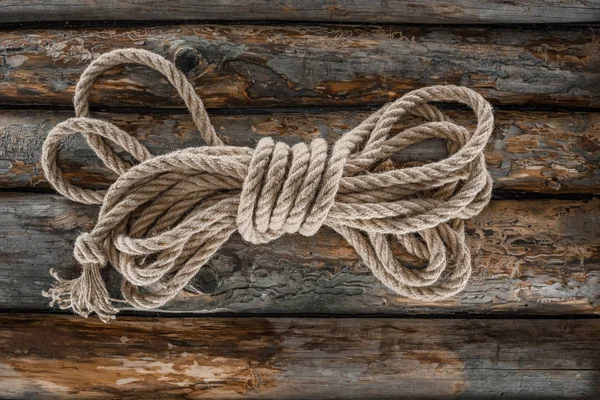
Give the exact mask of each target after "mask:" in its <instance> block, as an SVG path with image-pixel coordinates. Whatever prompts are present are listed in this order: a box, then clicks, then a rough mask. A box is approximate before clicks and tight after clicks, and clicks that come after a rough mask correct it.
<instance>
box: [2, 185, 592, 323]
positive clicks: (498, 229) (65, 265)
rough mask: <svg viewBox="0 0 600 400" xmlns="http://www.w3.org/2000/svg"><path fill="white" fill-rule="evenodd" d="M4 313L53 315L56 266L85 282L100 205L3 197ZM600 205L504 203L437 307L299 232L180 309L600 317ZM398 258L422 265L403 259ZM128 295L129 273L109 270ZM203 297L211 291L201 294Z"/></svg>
mask: <svg viewBox="0 0 600 400" xmlns="http://www.w3.org/2000/svg"><path fill="white" fill-rule="evenodd" d="M0 196H1V197H0V215H2V218H0V249H2V251H0V309H5V310H6V309H20V310H48V305H47V304H48V299H46V298H44V297H42V296H41V292H42V290H46V289H47V288H48V287H50V285H51V284H52V281H53V278H52V277H51V276H50V275H49V274H48V269H49V268H51V267H53V268H56V269H57V270H58V271H59V272H60V274H61V275H62V276H64V277H71V276H74V274H75V271H76V269H77V267H76V262H75V260H74V259H73V256H72V251H73V242H74V240H75V238H76V236H77V235H78V234H79V233H80V232H82V231H87V230H90V229H91V228H92V226H93V223H94V219H95V217H96V214H97V209H96V208H95V207H89V206H82V205H79V204H76V203H72V202H70V201H68V200H65V199H64V198H61V197H59V196H53V195H41V194H18V193H17V194H11V193H0ZM599 205H600V202H599V201H597V200H596V201H590V202H583V201H566V200H565V201H558V200H556V201H546V200H541V201H493V202H492V203H491V204H490V205H489V206H488V208H487V209H485V211H484V212H483V213H482V214H480V215H479V216H477V217H476V218H474V219H473V220H472V221H471V222H470V223H469V224H468V228H467V234H468V244H469V246H470V248H471V251H472V254H473V265H474V272H473V276H472V278H471V281H470V283H469V285H468V286H467V288H466V290H465V291H464V292H463V293H461V294H459V295H457V296H455V297H454V298H452V299H450V300H447V301H442V302H438V303H423V302H416V301H413V300H410V299H406V298H401V297H398V296H396V295H394V294H393V293H392V292H390V291H389V290H388V289H386V288H385V287H384V286H383V285H382V284H381V283H380V282H379V281H377V280H376V279H375V278H374V277H373V275H372V274H371V273H370V271H369V270H368V269H367V268H366V267H365V266H364V264H363V263H362V262H360V261H359V260H358V257H357V255H356V254H355V252H354V250H353V249H352V248H351V247H350V246H349V245H348V244H347V243H346V242H345V241H344V240H343V239H342V238H341V237H339V236H337V234H335V233H333V232H332V231H329V230H326V229H323V230H322V231H321V232H320V233H319V234H318V235H317V236H314V237H310V238H306V237H304V236H300V235H288V236H286V237H284V238H281V239H279V240H277V241H275V242H273V243H270V244H267V245H264V246H256V245H249V244H247V243H244V242H243V241H242V240H241V239H240V237H239V236H237V235H234V236H233V237H232V238H231V239H230V240H229V241H228V243H227V244H226V245H225V246H224V247H223V248H222V249H221V250H220V251H219V252H218V254H217V256H216V257H215V258H214V259H213V260H212V261H211V262H210V264H209V266H208V267H206V269H205V270H203V272H202V274H200V275H199V276H198V279H197V280H196V281H195V282H194V285H195V286H192V287H190V291H188V292H183V293H181V294H180V295H179V296H178V297H176V298H175V299H173V300H172V301H171V302H169V303H168V304H167V305H166V306H165V307H164V310H165V311H169V312H171V311H172V312H198V313H211V312H233V313H281V314H285V313H324V314H327V313H334V314H349V315H357V314H390V315H401V314H423V313H448V314H452V313H475V314H498V315H507V314H511V315H512V314H552V315H557V314H600V261H599V260H600V207H599ZM398 255H399V257H401V259H402V260H404V261H407V262H414V259H411V258H409V257H407V256H406V254H403V253H402V252H401V250H399V251H398ZM107 274H108V275H107V279H108V282H109V287H110V288H111V289H110V290H111V291H112V292H113V293H114V295H115V296H116V295H117V292H118V287H119V282H120V281H119V275H118V274H117V273H116V272H114V271H112V269H110V271H107ZM194 288H195V289H199V290H202V291H204V292H205V293H209V294H207V295H202V294H196V293H194Z"/></svg>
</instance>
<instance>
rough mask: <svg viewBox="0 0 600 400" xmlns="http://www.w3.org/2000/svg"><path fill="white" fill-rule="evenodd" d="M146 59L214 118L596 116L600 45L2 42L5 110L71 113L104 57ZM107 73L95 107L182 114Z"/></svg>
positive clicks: (527, 33)
mask: <svg viewBox="0 0 600 400" xmlns="http://www.w3.org/2000/svg"><path fill="white" fill-rule="evenodd" d="M132 46H133V47H139V48H145V49H148V50H151V51H154V52H157V53H159V54H162V55H164V56H166V57H168V58H170V59H173V60H175V62H176V64H177V65H178V66H179V67H180V68H181V69H182V70H183V71H185V72H186V73H187V74H188V75H189V77H190V79H191V80H192V81H193V83H194V85H195V87H196V88H197V91H198V93H199V94H200V95H201V96H202V98H203V99H204V100H205V102H206V104H207V105H208V106H209V107H248V106H251V107H264V106H274V105H278V106H286V107H287V106H309V105H318V106H324V105H328V106H341V105H362V106H364V105H367V104H371V105H381V104H382V103H384V102H385V101H388V100H390V99H394V98H396V97H398V96H400V95H401V94H403V93H406V92H407V91H409V90H411V89H415V88H419V87H423V86H427V85H434V84H459V85H465V86H469V87H471V88H473V89H476V90H478V91H479V92H481V93H482V94H483V95H484V96H485V97H486V98H488V99H489V100H490V101H492V102H493V103H494V104H505V105H527V106H532V105H551V106H564V107H594V108H597V107H599V106H600V85H598V82H599V81H600V68H599V67H600V41H598V39H597V35H596V33H595V31H594V30H593V29H591V28H589V27H584V26H581V27H576V28H572V27H571V28H565V27H556V28H553V29H551V30H542V29H526V28H520V29H504V28H503V29H494V30H491V29H485V28H473V27H460V28H453V27H431V26H426V27H419V26H363V27H355V26H354V27H353V26H311V25H307V26H289V25H288V26H270V25H269V26H258V25H179V26H162V27H133V28H115V27H104V28H91V29H90V28H80V29H54V30H43V29H41V30H35V29H32V30H29V29H28V30H6V31H2V32H0V49H1V56H2V63H1V64H0V78H1V79H0V105H17V104H21V105H27V106H29V107H31V106H34V105H35V106H48V105H67V104H69V103H70V101H71V99H72V97H73V89H74V86H75V83H76V81H77V79H78V77H79V75H80V74H81V72H82V70H83V69H84V68H85V66H86V65H87V64H89V62H90V61H91V60H92V59H93V58H94V57H97V56H98V55H99V54H101V53H104V52H106V51H109V50H112V49H114V48H120V47H132ZM122 72H123V69H116V70H114V71H113V72H112V73H108V74H107V76H105V77H104V78H103V79H102V80H101V83H100V84H99V85H98V88H99V89H100V90H96V91H95V92H94V95H93V96H92V102H93V104H95V105H101V106H113V107H118V106H148V107H181V105H182V102H181V101H180V100H179V99H176V98H175V97H174V95H173V91H172V90H171V88H170V87H169V86H168V85H167V84H166V83H165V82H164V80H162V79H159V77H158V76H157V75H156V74H153V73H149V72H148V71H147V70H146V69H143V68H141V67H140V68H132V69H131V71H129V69H128V71H127V74H126V75H123V74H122Z"/></svg>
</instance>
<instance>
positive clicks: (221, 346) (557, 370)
mask: <svg viewBox="0 0 600 400" xmlns="http://www.w3.org/2000/svg"><path fill="white" fill-rule="evenodd" d="M0 326H2V328H3V329H2V330H0V387H2V389H3V390H2V393H1V394H0V397H2V398H11V399H15V398H18V399H26V398H27V399H29V398H36V399H38V398H44V399H45V398H148V397H151V398H156V399H158V398H160V399H162V398H168V399H172V398H240V397H242V396H244V397H259V398H270V399H275V398H277V399H278V398H284V399H292V398H293V399H295V398H311V399H325V398H327V399H332V398H344V399H364V398H413V399H414V398H440V399H442V398H443V399H450V398H461V399H463V398H464V399H482V398H486V399H496V398H498V399H500V398H503V399H504V398H508V399H517V398H519V399H523V398H535V399H556V398H561V399H562V398H576V399H597V398H598V396H600V384H599V383H600V342H599V341H598V335H599V332H600V320H598V319H587V320H557V319H542V320H539V319H536V320H489V319H488V320H460V319H287V318H286V319H280V318H275V319H270V318H229V319H226V318H202V319H182V318H162V319H156V318H121V319H119V320H117V321H115V322H112V323H111V324H109V325H103V324H102V323H101V322H99V321H97V320H96V319H93V318H92V319H82V318H79V317H73V316H58V315H35V314H30V315H10V314H9V315H2V316H0ZM41 338H43V339H42V340H40V339H41Z"/></svg>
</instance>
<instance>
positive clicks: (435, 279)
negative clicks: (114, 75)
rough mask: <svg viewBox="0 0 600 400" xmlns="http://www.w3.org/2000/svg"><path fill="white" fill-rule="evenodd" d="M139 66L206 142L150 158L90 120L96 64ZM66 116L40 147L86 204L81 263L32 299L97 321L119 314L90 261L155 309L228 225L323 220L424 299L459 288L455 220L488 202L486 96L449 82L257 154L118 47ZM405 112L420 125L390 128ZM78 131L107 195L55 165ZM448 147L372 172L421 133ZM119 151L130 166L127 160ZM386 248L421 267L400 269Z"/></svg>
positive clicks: (154, 58)
mask: <svg viewBox="0 0 600 400" xmlns="http://www.w3.org/2000/svg"><path fill="white" fill-rule="evenodd" d="M125 63H127V64H131V63H133V64H141V65H145V66H148V67H150V68H152V69H155V70H156V71H158V72H160V73H161V74H163V75H164V76H165V78H166V79H167V80H168V81H169V82H170V83H171V84H172V85H173V86H174V87H175V89H176V90H177V92H178V93H179V95H180V96H181V97H182V99H183V101H184V102H185V104H186V105H187V107H188V109H189V110H190V113H191V115H192V119H193V120H194V122H195V124H196V126H197V128H198V130H199V132H200V135H201V136H202V138H203V139H204V141H205V142H206V143H207V144H208V146H203V147H196V148H187V149H182V150H178V151H175V152H172V153H169V154H165V155H160V156H152V155H151V154H150V153H149V152H148V150H147V149H146V147H144V146H143V145H142V144H141V143H140V142H139V141H138V140H137V139H135V138H134V137H132V136H130V135H129V134H127V133H126V132H124V131H123V130H121V129H120V128H118V127H116V126H114V125H113V124H111V123H109V122H106V121H100V120H97V119H93V118H91V117H90V115H89V105H88V99H89V91H90V89H91V87H92V85H93V83H94V81H95V79H96V78H98V77H99V76H100V75H101V74H102V73H103V72H104V71H106V70H108V69H110V68H112V67H114V66H117V65H120V64H125ZM432 102H457V103H461V104H463V105H466V106H468V107H469V108H470V109H472V110H473V112H474V114H475V115H476V117H477V124H476V126H475V129H473V130H468V129H467V128H465V127H463V126H460V125H457V124H455V123H454V122H452V121H451V120H450V119H449V118H448V117H447V116H446V115H445V114H444V113H442V112H441V111H440V110H439V109H438V108H437V107H436V106H434V105H433V104H431V103H432ZM74 103H75V110H76V117H75V118H71V119H69V120H67V121H64V122H62V123H60V124H58V125H57V126H55V127H54V128H53V129H52V131H51V132H50V133H49V134H48V137H47V138H46V141H45V143H44V147H43V154H42V166H43V168H44V173H45V176H46V179H47V180H48V181H49V182H50V183H51V184H52V186H53V187H54V188H55V189H56V190H57V191H58V192H59V193H61V194H63V195H64V196H66V197H68V198H69V199H71V200H73V201H77V202H81V203H84V204H99V205H101V209H100V212H99V215H98V221H97V223H96V225H95V226H94V228H93V229H92V231H91V232H89V233H82V234H81V235H80V236H79V237H78V238H77V240H76V241H75V250H74V255H75V258H76V259H77V261H78V262H79V263H80V264H81V265H82V267H83V273H82V274H81V276H79V277H78V278H75V279H74V280H71V281H66V280H63V279H61V278H59V277H58V276H56V278H57V281H58V282H57V285H56V286H55V287H53V288H52V289H50V290H49V291H48V292H44V294H45V295H46V296H48V297H51V298H52V303H51V304H53V303H57V304H59V306H61V307H63V308H71V309H72V310H73V311H74V312H75V313H78V314H81V315H84V316H87V315H89V314H90V313H96V314H97V315H98V316H99V317H100V318H101V319H102V320H103V321H109V320H110V319H112V318H114V314H116V313H117V312H118V310H117V309H116V308H115V307H114V306H113V303H114V302H115V301H119V300H114V299H111V298H110V297H109V296H108V293H107V290H106V287H105V283H104V281H103V280H102V277H101V274H100V269H102V268H104V267H105V266H106V265H107V264H110V265H111V266H112V267H113V268H115V269H116V270H117V271H119V272H120V274H121V275H122V277H123V279H122V284H121V292H122V296H123V299H124V301H125V302H127V303H129V304H130V305H132V306H134V307H136V308H140V309H155V308H157V307H160V306H162V305H164V304H165V303H166V302H167V301H169V300H170V299H172V298H173V297H175V296H176V295H177V294H178V293H179V292H180V291H181V290H182V289H183V288H184V287H185V286H186V285H187V284H188V282H189V281H190V280H191V279H192V278H193V277H194V275H195V274H196V272H198V270H199V269H200V268H201V267H202V266H203V265H205V264H206V263H207V262H209V260H210V259H211V258H212V256H213V255H214V253H215V252H216V251H217V250H218V249H219V248H220V247H221V245H222V244H223V243H225V242H226V241H227V239H228V238H229V237H230V236H231V234H233V233H234V232H235V231H238V232H239V233H240V234H241V235H242V237H243V239H245V240H246V241H248V242H251V243H256V244H260V243H268V242H271V241H273V240H275V239H277V238H279V237H281V236H282V235H284V234H296V233H299V234H301V235H305V236H311V235H314V234H316V233H317V232H318V231H319V230H320V229H321V227H322V226H327V227H329V228H331V229H333V230H334V231H336V232H337V233H339V234H340V235H342V236H343V237H344V238H345V239H346V241H347V242H348V243H349V244H350V245H352V246H353V247H354V248H355V249H356V252H357V253H358V255H359V256H360V257H361V259H362V261H363V262H364V263H365V264H366V265H367V266H368V267H369V268H370V269H371V271H372V272H373V274H374V275H375V276H376V277H377V278H378V279H379V280H380V281H381V282H382V283H383V284H384V285H386V286H387V287H388V288H390V289H391V290H393V291H394V292H395V293H397V294H399V295H402V296H406V297H410V298H412V299H417V300H422V301H436V300H441V299H445V298H448V297H450V296H453V295H454V294H456V293H458V292H460V291H461V290H462V289H463V288H464V287H465V285H466V284H467V282H468V280H469V277H470V274H471V256H470V253H469V250H468V248H467V246H466V244H465V233H464V221H465V220H466V219H469V218H471V217H472V216H474V215H476V214H478V213H479V212H480V211H481V210H482V209H483V208H484V207H485V206H486V204H487V203H488V202H489V200H490V196H491V191H492V180H491V178H490V176H489V173H488V172H487V170H486V166H485V158H484V154H483V150H484V147H485V145H486V143H487V141H488V139H489V137H490V135H491V133H492V130H493V114H492V108H491V106H490V104H489V103H488V102H487V101H485V100H484V99H483V98H482V97H481V96H480V95H479V94H477V93H476V92H474V91H472V90H470V89H468V88H465V87H458V86H431V87H426V88H422V89H418V90H414V91H412V92H409V93H407V94H405V95H404V96H402V97H400V98H399V99H397V100H395V101H394V102H391V103H389V104H386V105H384V106H383V107H382V108H381V109H379V110H378V111H376V112H374V113H373V114H372V115H370V116H369V117H368V118H366V119H365V120H364V121H363V122H361V123H360V124H359V125H358V126H356V127H355V128H354V129H352V130H350V131H349V132H347V133H345V134H344V135H342V136H341V137H340V138H339V139H338V140H337V141H336V142H335V143H334V144H333V146H331V147H328V145H327V143H326V142H325V140H323V139H320V138H318V139H315V140H313V141H311V142H310V143H308V144H306V143H297V144H295V145H293V146H289V145H287V144H285V143H281V142H278V143H276V142H275V141H273V139H271V138H263V139H261V140H260V141H259V142H258V144H257V146H256V148H254V149H251V148H247V147H233V146H224V145H223V142H222V140H221V139H220V138H219V137H218V136H217V135H216V133H215V130H214V127H213V126H212V124H211V123H210V120H209V118H208V114H207V113H206V109H205V108H204V104H203V103H202V101H201V100H200V98H199V97H198V96H197V95H196V93H195V92H194V89H193V87H192V85H191V84H190V83H189V82H188V81H187V80H186V78H185V76H184V75H183V74H182V73H181V72H179V71H178V70H177V68H175V66H174V65H173V64H172V63H171V62H169V61H167V60H165V59H164V58H162V57H161V56H158V55H156V54H154V53H151V52H148V51H145V50H139V49H120V50H114V51H111V52H109V53H106V54H103V55H101V56H100V57H99V58H97V59H96V60H95V61H93V62H92V63H91V64H90V65H89V66H88V67H87V69H86V70H85V71H84V72H83V74H82V76H81V78H80V81H79V83H78V84H77V88H76V94H75V100H74ZM408 115H413V116H417V117H420V118H423V119H424V120H425V122H424V123H422V124H420V125H415V126H410V127H407V128H406V129H404V130H401V131H399V132H398V131H397V129H395V127H396V126H397V124H398V123H399V122H401V121H402V119H403V118H405V117H406V116H408ZM75 133H81V134H83V135H84V136H85V137H86V139H87V142H88V144H89V145H90V146H91V148H92V149H93V150H94V151H95V152H96V154H97V155H98V157H99V158H100V159H101V160H102V161H103V162H104V164H105V165H106V166H107V167H108V168H109V169H111V170H112V171H114V172H115V173H116V174H118V175H119V177H118V179H117V180H116V181H115V182H114V183H113V184H112V185H111V186H110V188H109V189H108V190H107V191H97V190H91V189H88V188H82V187H78V186H76V185H74V184H73V183H71V182H69V181H68V180H67V179H66V177H65V176H64V174H63V173H62V171H61V169H60V167H59V165H58V162H57V154H58V150H59V148H60V142H61V141H62V140H63V139H64V138H65V137H67V136H69V135H73V134H75ZM432 138H433V139H441V140H444V141H445V142H446V143H447V150H448V156H447V157H446V158H444V159H441V160H439V161H435V162H430V163H426V164H423V165H418V166H412V167H405V168H400V167H394V168H383V167H382V166H383V165H384V163H386V161H388V160H390V158H391V157H392V156H393V155H394V154H395V153H398V152H400V151H402V150H404V149H405V148H407V147H408V146H411V145H413V144H415V143H418V142H420V141H423V140H426V139H432ZM115 147H120V148H121V149H122V150H124V151H125V152H127V153H129V154H130V155H131V156H132V158H133V159H135V160H137V162H138V163H137V164H136V165H131V164H130V163H129V162H128V161H126V160H125V159H124V158H123V157H122V156H120V155H119V154H117V153H116V151H115ZM392 242H397V243H398V244H400V245H401V246H403V247H404V248H405V249H406V251H407V252H408V253H409V254H412V255H414V256H415V257H417V258H419V259H421V260H423V261H424V264H425V266H424V267H422V268H409V267H407V266H405V265H403V264H402V263H401V262H400V261H399V260H398V259H397V257H396V256H395V254H394V253H393V251H392Z"/></svg>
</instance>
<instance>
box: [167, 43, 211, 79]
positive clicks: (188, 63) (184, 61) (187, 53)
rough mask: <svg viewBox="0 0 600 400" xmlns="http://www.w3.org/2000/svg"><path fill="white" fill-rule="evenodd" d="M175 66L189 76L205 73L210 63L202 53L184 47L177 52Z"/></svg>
mask: <svg viewBox="0 0 600 400" xmlns="http://www.w3.org/2000/svg"><path fill="white" fill-rule="evenodd" d="M174 62H175V66H176V67H177V69H179V70H180V71H181V72H183V73H184V74H186V75H187V76H190V75H194V74H195V73H198V72H199V71H203V70H204V69H205V68H206V67H207V66H208V62H207V61H206V60H205V59H204V57H203V56H202V54H200V52H199V51H198V50H196V49H194V48H192V47H183V48H180V49H178V50H177V51H176V52H175V57H174Z"/></svg>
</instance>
